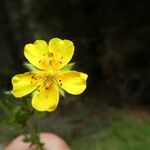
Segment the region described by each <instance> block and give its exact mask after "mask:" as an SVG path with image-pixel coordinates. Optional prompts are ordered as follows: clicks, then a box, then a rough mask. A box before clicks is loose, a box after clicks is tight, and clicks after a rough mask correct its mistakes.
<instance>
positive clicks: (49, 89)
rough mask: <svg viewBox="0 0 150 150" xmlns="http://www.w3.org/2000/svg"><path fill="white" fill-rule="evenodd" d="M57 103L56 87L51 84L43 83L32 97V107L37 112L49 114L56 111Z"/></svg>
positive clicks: (57, 91)
mask: <svg viewBox="0 0 150 150" xmlns="http://www.w3.org/2000/svg"><path fill="white" fill-rule="evenodd" d="M58 101H59V90H58V86H57V85H56V84H55V83H53V82H49V83H43V85H41V87H40V88H39V89H38V90H37V91H35V93H34V95H33V98H32V106H33V107H34V108H35V109H36V110H38V111H49V112H51V111H54V110H55V109H56V107H57V104H58Z"/></svg>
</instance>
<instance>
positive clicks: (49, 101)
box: [12, 38, 88, 112]
mask: <svg viewBox="0 0 150 150" xmlns="http://www.w3.org/2000/svg"><path fill="white" fill-rule="evenodd" d="M73 54H74V44H73V43H72V42H71V41H70V40H61V39H59V38H53V39H51V40H50V41H49V43H46V42H45V41H43V40H36V41H35V42H34V44H31V43H30V44H26V45H25V48H24V55H25V57H26V58H27V60H28V61H29V64H26V65H27V66H28V67H29V68H30V71H29V72H26V73H24V74H17V75H15V76H14V77H13V78H12V85H13V90H12V94H13V95H14V96H15V97H17V98H20V97H23V96H26V95H28V94H30V93H33V94H32V106H33V107H34V108H35V109H36V110H38V111H49V112H50V111H53V110H55V109H56V107H57V105H58V102H59V95H60V92H62V91H63V90H64V91H66V92H68V93H70V94H73V95H78V94H81V93H82V92H83V91H84V90H85V89H86V80H87V77H88V76H87V74H85V73H82V72H77V71H75V70H71V69H70V66H71V65H70V64H68V63H69V62H70V60H71V58H72V56H73Z"/></svg>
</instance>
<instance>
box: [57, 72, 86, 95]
mask: <svg viewBox="0 0 150 150" xmlns="http://www.w3.org/2000/svg"><path fill="white" fill-rule="evenodd" d="M87 77H88V75H87V74H85V73H82V72H77V71H64V72H62V73H61V74H60V75H59V76H58V82H59V85H60V86H61V87H62V89H64V90H66V91H67V92H68V93H70V94H73V95H78V94H81V93H82V92H83V91H84V90H85V89H86V80H87Z"/></svg>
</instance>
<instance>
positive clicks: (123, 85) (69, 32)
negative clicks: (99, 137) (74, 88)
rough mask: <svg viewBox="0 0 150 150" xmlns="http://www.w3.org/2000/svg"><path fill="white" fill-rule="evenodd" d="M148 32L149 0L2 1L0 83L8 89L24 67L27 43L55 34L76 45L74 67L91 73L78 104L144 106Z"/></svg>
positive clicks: (149, 82)
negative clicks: (24, 51)
mask: <svg viewBox="0 0 150 150" xmlns="http://www.w3.org/2000/svg"><path fill="white" fill-rule="evenodd" d="M149 36H150V3H149V0H137V1H134V0H130V1H128V0H126V1H124V0H123V1H121V0H92V1H90V0H89V1H88V0H64V1H60V0H42V1H41V0H15V1H12V0H1V3H0V87H1V89H4V90H10V89H11V88H12V87H11V84H10V83H11V77H12V76H13V75H15V74H18V73H23V72H25V71H26V69H25V68H24V67H23V62H24V61H26V60H25V58H24V56H23V48H24V45H25V44H26V43H33V42H34V41H35V40H36V39H43V40H46V41H49V40H50V39H51V38H53V37H59V38H62V39H64V38H65V39H70V40H72V41H73V42H74V43H75V47H76V51H75V55H74V57H73V60H72V61H73V62H76V67H75V69H76V70H79V71H82V72H86V73H87V74H88V75H89V78H88V83H87V90H86V91H85V92H84V94H82V95H81V96H79V97H78V98H79V99H80V102H82V103H84V104H87V105H89V104H90V105H93V106H95V105H96V106H97V107H96V108H98V109H99V108H100V107H103V106H106V105H107V106H114V107H118V108H122V107H126V106H138V107H143V106H144V107H147V106H149V104H150V100H149V99H150V38H149ZM78 102H79V101H78ZM70 105H71V104H70ZM94 108H95V107H94Z"/></svg>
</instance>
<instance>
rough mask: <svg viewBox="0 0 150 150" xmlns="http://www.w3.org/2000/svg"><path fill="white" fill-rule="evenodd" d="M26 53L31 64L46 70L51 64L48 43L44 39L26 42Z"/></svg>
mask: <svg viewBox="0 0 150 150" xmlns="http://www.w3.org/2000/svg"><path fill="white" fill-rule="evenodd" d="M24 55H25V57H26V58H27V59H28V61H29V62H30V63H31V64H33V65H34V66H35V67H37V68H39V69H43V70H46V69H47V68H48V67H49V65H50V53H49V50H48V45H47V43H46V42H45V41H43V40H36V41H35V42H34V44H26V45H25V48H24Z"/></svg>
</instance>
